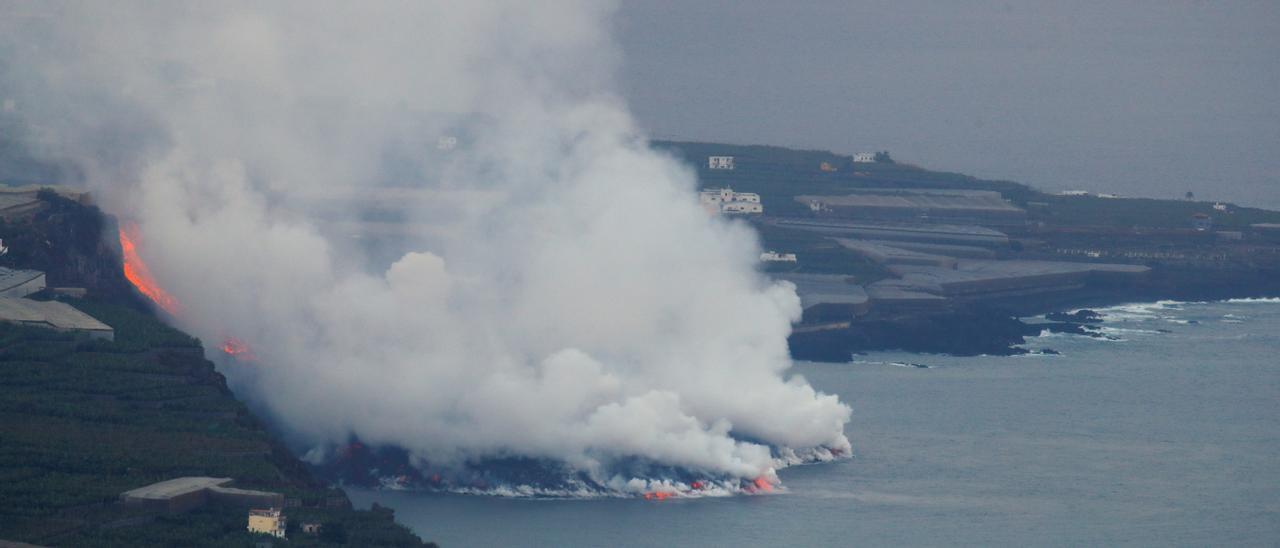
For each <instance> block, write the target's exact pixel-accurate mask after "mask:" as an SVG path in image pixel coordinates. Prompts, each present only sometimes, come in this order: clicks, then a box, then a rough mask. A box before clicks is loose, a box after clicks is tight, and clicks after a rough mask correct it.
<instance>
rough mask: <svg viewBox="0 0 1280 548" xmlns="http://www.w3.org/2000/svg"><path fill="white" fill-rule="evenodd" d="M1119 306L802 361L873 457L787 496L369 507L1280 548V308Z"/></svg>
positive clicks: (617, 539)
mask: <svg viewBox="0 0 1280 548" xmlns="http://www.w3.org/2000/svg"><path fill="white" fill-rule="evenodd" d="M1102 312H1103V313H1104V314H1105V316H1106V321H1105V322H1104V324H1103V331H1104V332H1105V333H1106V334H1107V335H1108V338H1106V339H1095V338H1088V337H1082V336H1075V335H1050V336H1044V337H1039V338H1036V339H1034V340H1032V341H1031V343H1030V344H1029V345H1028V346H1029V347H1031V348H1036V349H1039V348H1044V347H1048V348H1052V349H1054V350H1057V351H1059V352H1061V353H1062V354H1061V355H1057V356H1053V355H1029V356H1019V357H976V358H955V357H948V356H933V355H920V354H907V353H876V354H871V355H865V356H857V357H856V359H855V360H854V361H853V362H852V363H847V364H826V363H800V364H798V365H797V367H796V372H797V373H799V374H802V375H804V376H805V377H806V378H807V379H809V381H810V382H812V383H813V384H814V385H815V386H816V387H818V388H819V389H821V390H823V391H826V392H834V393H837V394H839V395H840V397H841V399H842V400H844V401H845V402H847V403H849V404H850V405H851V406H852V407H853V410H854V418H853V421H852V422H851V423H850V424H849V425H848V430H847V431H848V435H849V438H850V439H851V440H852V441H853V444H854V452H855V456H854V458H852V459H848V460H843V461H839V462H836V463H828V464H817V465H809V466H800V467H793V468H789V469H787V470H784V471H783V472H782V473H781V478H782V480H783V483H784V485H785V486H786V492H784V493H778V494H770V495H758V496H738V497H729V498H702V499H680V500H666V501H661V502H657V501H644V500H632V499H606V500H600V499H596V500H530V499H503V498H493V497H476V496H461V495H442V494H428V493H412V492H395V491H352V492H351V495H352V498H353V500H355V502H356V503H357V505H359V506H368V505H369V504H371V503H372V502H375V501H376V502H378V503H380V504H382V505H385V506H390V507H392V508H394V509H395V510H396V513H397V518H398V519H399V520H400V521H401V522H402V523H405V524H406V525H408V526H410V527H412V528H413V529H414V530H415V531H416V532H418V533H419V534H420V535H421V536H422V537H423V538H426V539H432V540H435V541H437V542H440V543H442V545H444V546H673V545H674V546H770V545H772V546H849V545H863V546H875V545H886V544H889V545H956V544H967V545H975V544H976V545H1006V546H1007V545H1064V546H1065V545H1071V546H1079V545H1114V544H1138V545H1200V546H1203V545H1272V546H1274V545H1276V544H1280V299H1272V300H1248V301H1229V302H1221V303H1176V302H1160V303H1152V304H1139V305H1127V306H1118V307H1112V308H1107V309H1102ZM915 364H919V365H926V366H928V367H927V368H923V367H917V366H916V365H915Z"/></svg>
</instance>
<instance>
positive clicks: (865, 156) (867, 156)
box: [853, 152, 876, 164]
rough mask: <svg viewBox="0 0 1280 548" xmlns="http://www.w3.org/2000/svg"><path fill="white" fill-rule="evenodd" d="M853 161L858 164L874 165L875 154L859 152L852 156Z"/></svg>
mask: <svg viewBox="0 0 1280 548" xmlns="http://www.w3.org/2000/svg"><path fill="white" fill-rule="evenodd" d="M853 161H854V162H856V163H859V164H874V163H875V162H876V153H874V152H859V153H857V154H854V155H853Z"/></svg>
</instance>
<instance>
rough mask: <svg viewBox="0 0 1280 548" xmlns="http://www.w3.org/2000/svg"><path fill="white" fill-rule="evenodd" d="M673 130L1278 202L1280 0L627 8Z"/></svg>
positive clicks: (624, 33) (633, 88) (638, 0)
mask: <svg viewBox="0 0 1280 548" xmlns="http://www.w3.org/2000/svg"><path fill="white" fill-rule="evenodd" d="M618 27H619V31H620V32H619V36H620V38H619V39H620V41H621V44H622V49H623V56H624V61H623V65H622V81H623V84H624V90H625V93H626V94H627V96H628V99H629V100H630V102H631V105H632V107H633V109H634V111H635V113H636V116H637V117H638V118H639V119H640V121H641V123H642V124H643V125H644V126H645V127H646V128H647V129H648V130H649V131H651V132H652V134H653V135H654V136H655V137H658V138H678V139H699V140H723V141H729V142H735V143H764V144H778V145H786V146H794V147H805V148H822V149H830V150H834V151H837V152H844V153H852V152H855V151H863V150H880V149H888V150H890V151H891V152H892V153H893V155H894V157H895V158H897V159H899V160H901V161H909V162H912V163H917V164H920V165H923V166H926V167H929V168H934V169H940V170H948V171H960V172H965V173H969V174H973V175H979V176H984V177H994V178H1005V179H1012V180H1017V181H1021V182H1026V183H1030V184H1033V185H1035V186H1038V187H1041V188H1046V189H1066V188H1081V189H1090V190H1095V191H1103V192H1117V193H1122V194H1126V195H1144V196H1160V197H1165V196H1174V195H1181V194H1182V193H1184V192H1186V191H1188V190H1191V191H1194V192H1195V193H1196V194H1197V196H1199V197H1203V198H1206V199H1223V200H1232V201H1238V202H1244V203H1250V204H1255V205H1265V206H1269V207H1280V1H1276V0H1263V1H1208V0H1202V1H1171V0H1159V1H1109V2H1088V1H1070V2H1066V1H1063V2H1055V1H1023V2H1015V1H989V0H976V1H973V0H970V1H964V2H956V1H928V0H892V1H890V0H885V1H879V0H876V1H861V0H859V1H844V0H792V1H788V2H780V1H768V0H624V1H623V8H622V10H621V13H620V15H619V17H618Z"/></svg>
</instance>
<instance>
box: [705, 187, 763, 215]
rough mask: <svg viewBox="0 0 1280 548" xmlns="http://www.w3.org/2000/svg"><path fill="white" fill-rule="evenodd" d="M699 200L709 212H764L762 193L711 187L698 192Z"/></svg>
mask: <svg viewBox="0 0 1280 548" xmlns="http://www.w3.org/2000/svg"><path fill="white" fill-rule="evenodd" d="M698 202H699V203H701V204H702V207H703V208H704V209H706V210H707V212H708V213H748V214H749V213H764V206H763V205H761V204H760V195H759V194H756V193H754V192H734V191H733V189H732V188H728V187H726V188H709V189H707V190H703V191H702V192H699V193H698Z"/></svg>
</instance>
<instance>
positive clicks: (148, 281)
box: [120, 222, 181, 316]
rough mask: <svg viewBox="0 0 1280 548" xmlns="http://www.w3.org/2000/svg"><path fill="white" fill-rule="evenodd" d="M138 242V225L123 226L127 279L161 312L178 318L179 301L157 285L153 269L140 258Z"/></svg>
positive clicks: (122, 249) (121, 246)
mask: <svg viewBox="0 0 1280 548" xmlns="http://www.w3.org/2000/svg"><path fill="white" fill-rule="evenodd" d="M137 241H138V225H137V224H134V223H132V222H130V223H124V224H121V225H120V250H121V252H122V254H123V255H124V256H123V257H122V259H123V262H124V277H125V279H127V280H129V283H131V284H133V287H135V288H137V289H138V291H139V292H141V293H142V294H143V295H146V296H147V298H148V299H151V302H153V303H156V306H159V307H160V309H161V310H164V311H165V312H167V313H168V314H169V315H170V316H177V315H178V311H179V310H180V309H181V307H180V306H179V305H178V301H177V299H174V298H173V296H172V295H170V294H169V293H168V292H166V291H165V290H164V289H163V288H161V287H160V284H157V283H156V279H155V278H154V277H152V276H151V269H149V268H147V263H145V262H142V257H140V256H138V247H137Z"/></svg>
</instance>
